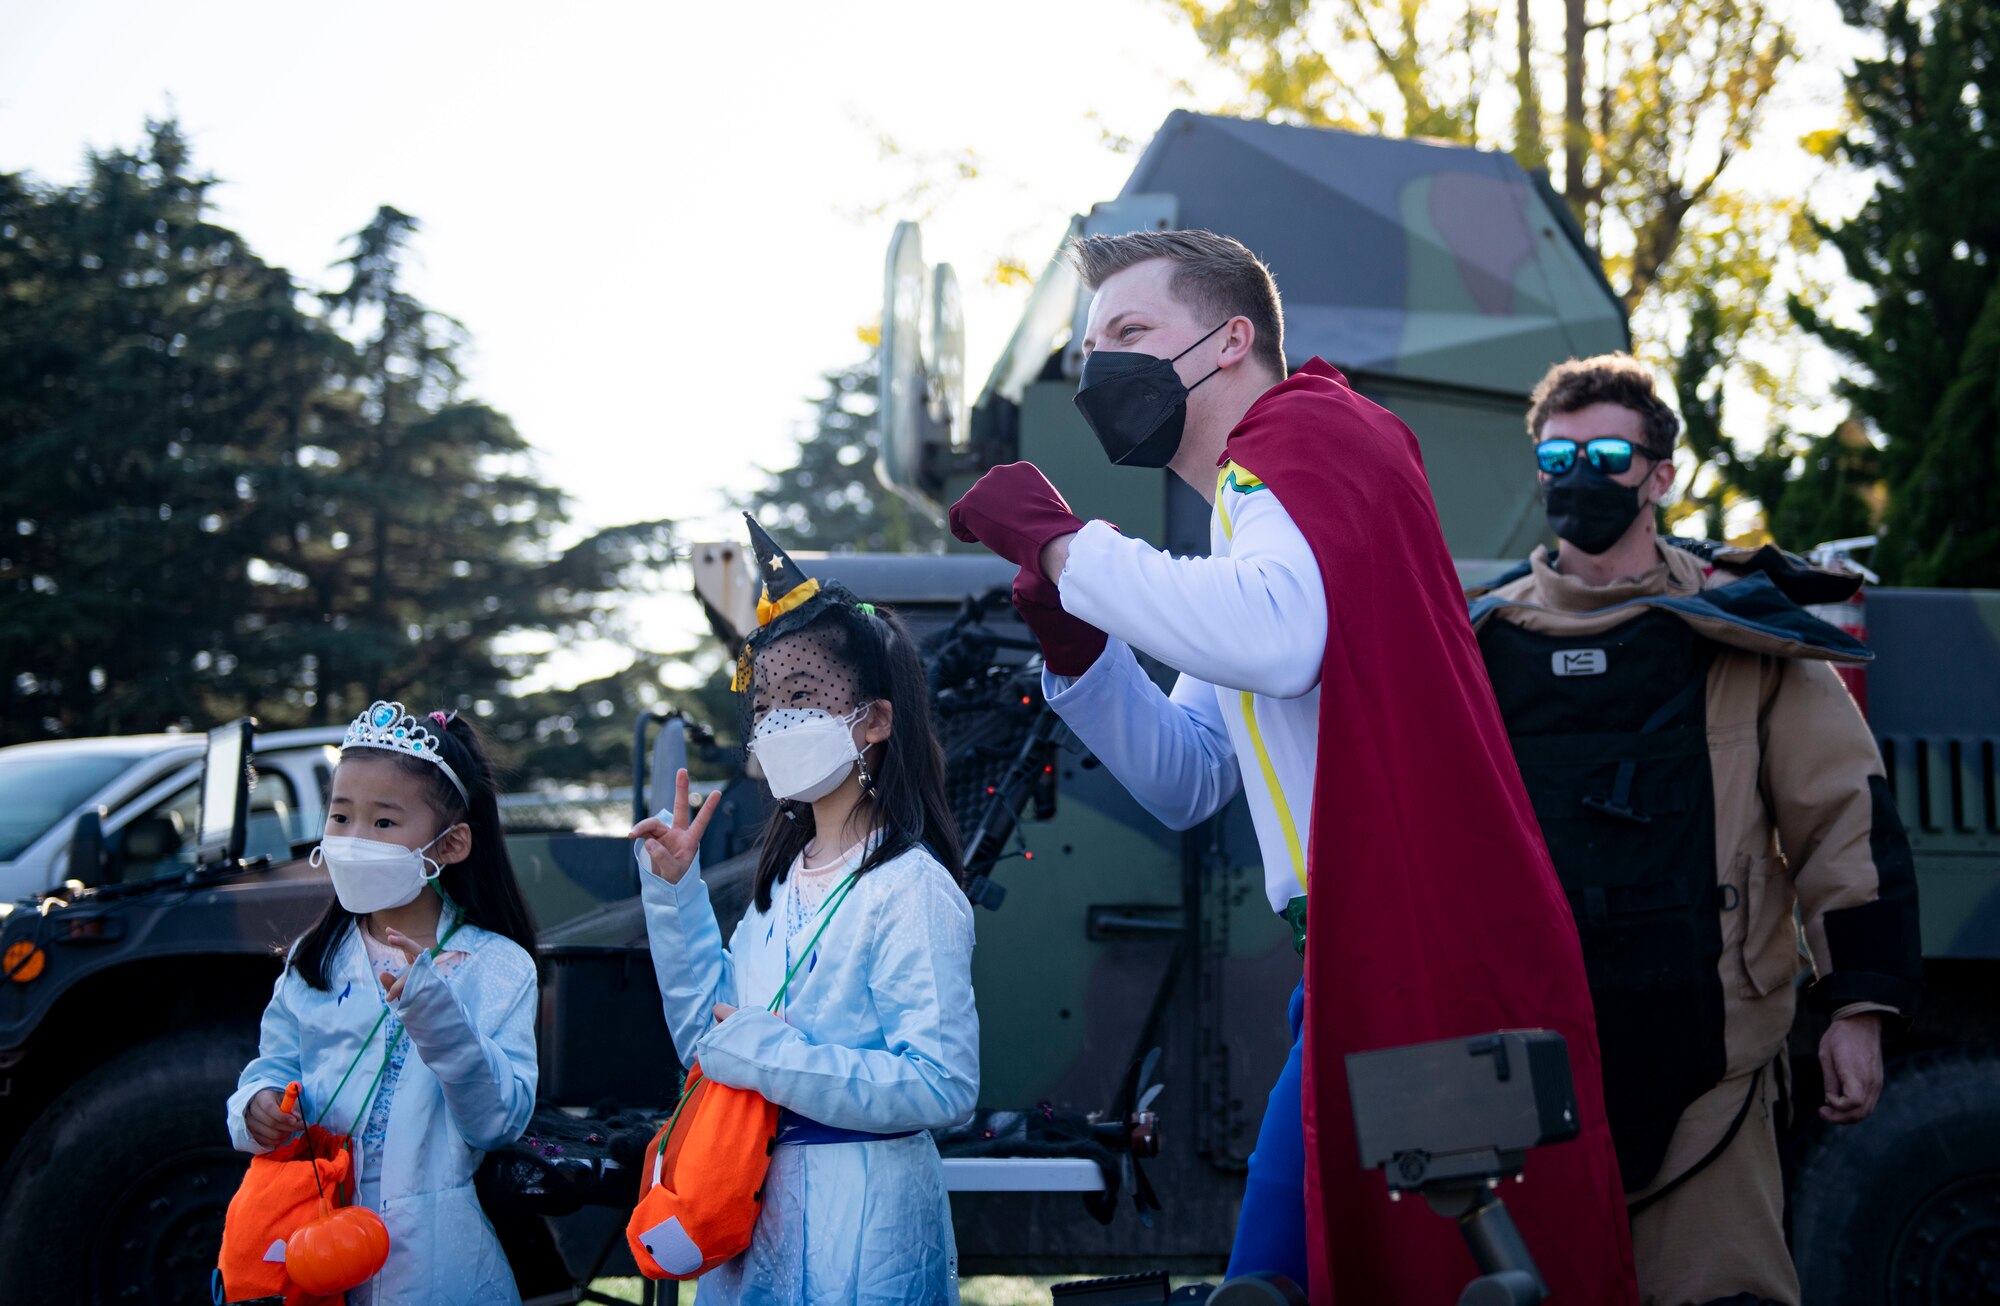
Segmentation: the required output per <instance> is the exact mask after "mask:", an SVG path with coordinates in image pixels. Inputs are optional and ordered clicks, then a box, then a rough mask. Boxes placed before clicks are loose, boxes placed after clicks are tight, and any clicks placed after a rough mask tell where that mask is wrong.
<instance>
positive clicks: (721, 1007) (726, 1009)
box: [715, 1002, 736, 1025]
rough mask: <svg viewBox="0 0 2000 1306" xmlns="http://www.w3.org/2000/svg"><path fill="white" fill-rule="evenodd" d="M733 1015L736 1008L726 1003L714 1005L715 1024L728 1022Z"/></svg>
mask: <svg viewBox="0 0 2000 1306" xmlns="http://www.w3.org/2000/svg"><path fill="white" fill-rule="evenodd" d="M735 1014H736V1008H734V1007H732V1006H730V1005H729V1004H728V1003H727V1002H718V1003H716V1004H715V1023H716V1024H718V1025H720V1024H721V1023H722V1022H723V1021H725V1020H728V1019H729V1018H730V1017H731V1016H733V1015H735Z"/></svg>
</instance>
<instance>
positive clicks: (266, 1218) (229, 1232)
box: [220, 1125, 354, 1306]
mask: <svg viewBox="0 0 2000 1306" xmlns="http://www.w3.org/2000/svg"><path fill="white" fill-rule="evenodd" d="M315 1170H317V1171H318V1172H319V1173H318V1175H317V1176H315V1175H314V1173H313V1172H314V1171H315ZM353 1187H354V1153H352V1152H350V1151H348V1150H347V1135H345V1134H336V1133H334V1132H333V1131H332V1130H330V1129H322V1128H321V1127H320V1126H318V1125H307V1126H306V1131H305V1132H304V1133H303V1134H300V1135H298V1136H297V1137H296V1138H293V1139H291V1140H290V1141H289V1142H285V1143H280V1144H279V1145H278V1146H276V1147H274V1148H272V1149H271V1150H270V1151H268V1152H265V1153H263V1154H262V1155H260V1156H253V1157H251V1158H250V1171H249V1173H248V1174H246V1175H244V1176H243V1183H242V1186H241V1187H239V1188H238V1189H237V1190H236V1195H235V1196H234V1197H232V1198H230V1199H229V1214H228V1215H227V1216H226V1217H225V1219H224V1221H223V1225H222V1256H221V1260H220V1268H221V1271H222V1291H223V1293H224V1298H223V1300H225V1301H249V1300H252V1299H254V1298H258V1297H283V1298H284V1299H285V1306H323V1304H324V1303H331V1302H338V1301H339V1300H340V1296H341V1294H338V1293H336V1294H334V1295H333V1296H331V1297H319V1296H314V1295H312V1294H310V1293H307V1292H306V1291H305V1290H304V1289H302V1288H299V1287H298V1286H297V1285H295V1284H294V1283H293V1282H292V1280H291V1277H290V1276H289V1275H287V1274H286V1273H285V1242H286V1240H287V1239H288V1238H290V1237H291V1235H292V1234H293V1233H294V1232H295V1231H296V1230H297V1229H298V1228H299V1227H300V1226H301V1225H303V1224H305V1223H306V1222H307V1221H308V1220H311V1219H313V1218H314V1217H315V1216H317V1215H318V1214H319V1206H320V1193H321V1191H322V1190H326V1191H328V1192H330V1193H332V1194H336V1196H335V1197H334V1199H333V1200H334V1202H335V1204H336V1205H338V1204H340V1203H344V1202H346V1201H347V1200H348V1199H349V1197H350V1196H351V1195H352V1192H353Z"/></svg>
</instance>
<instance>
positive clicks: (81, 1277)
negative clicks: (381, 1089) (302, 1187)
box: [0, 1028, 257, 1306]
mask: <svg viewBox="0 0 2000 1306" xmlns="http://www.w3.org/2000/svg"><path fill="white" fill-rule="evenodd" d="M256 1051H257V1049H256V1042H255V1038H254V1030H247V1029H228V1028H220V1029H218V1028H204V1029H199V1030H190V1031H186V1032H183V1033H177V1034H170V1035H167V1036H165V1037H163V1038H158V1039H154V1040H151V1041H149V1042H146V1043H142V1044H140V1045H138V1046H137V1047H134V1048H130V1049H128V1050H127V1051H125V1052H122V1053H120V1054H119V1055H117V1056H116V1057H113V1058H112V1059H111V1060H109V1061H107V1062H105V1063H104V1064H103V1065H101V1066H99V1067H98V1068H97V1069H95V1070H93V1071H91V1072H90V1073H89V1074H88V1075H85V1076H84V1077H83V1078H82V1079H79V1080H78V1081H77V1082H76V1083H75V1084H72V1085H71V1086H70V1087H69V1088H68V1089H66V1090H65V1091H64V1092H63V1093H62V1094H61V1095H60V1096H59V1097H58V1098H57V1099H56V1100H55V1102H54V1103H52V1104H51V1105H50V1106H49V1108H48V1109H47V1110H45V1111H44V1112H43V1113H42V1115H41V1117H40V1118H39V1119H37V1120H36V1121H35V1123H34V1124H32V1125H30V1126H29V1127H28V1131H27V1133H26V1134H24V1135H23V1136H22V1138H21V1142H20V1145H19V1146H18V1147H16V1148H15V1149H14V1153H13V1155H12V1156H11V1157H10V1158H9V1159H8V1161H7V1165H6V1168H5V1169H4V1170H0V1302H6V1303H8V1306H31V1304H33V1303H41V1302H49V1303H64V1304H65V1306H67V1304H69V1303H77V1302H84V1303H99V1302H101V1303H107V1304H108V1303H113V1302H117V1303H125V1302H155V1303H162V1304H163V1306H209V1303H211V1302H212V1301H213V1300H214V1299H213V1297H212V1296H211V1289H210V1281H211V1275H212V1272H213V1271H214V1268H215V1262H216V1256H217V1254H218V1252H219V1251H220V1249H221V1246H222V1218H223V1214H224V1212H225V1210H226V1209H227V1208H228V1205H229V1199H230V1198H231V1197H232V1196H234V1195H235V1192H236V1187H237V1184H238V1183H239V1182H240V1181H241V1179H242V1176H243V1171H244V1169H245V1168H246V1167H247V1166H248V1164H249V1160H250V1158H249V1157H248V1156H246V1155H244V1154H243V1153H241V1152H238V1151H236V1150H235V1149H234V1148H232V1147H231V1146H230V1142H229V1131H228V1128H227V1127H226V1126H225V1125H224V1123H223V1103H224V1101H225V1100H226V1099H227V1098H228V1096H229V1094H230V1093H231V1092H232V1091H233V1090H234V1089H235V1087H236V1077H237V1075H238V1073H240V1072H241V1071H242V1069H243V1067H244V1065H245V1064H246V1063H247V1062H248V1061H249V1060H250V1059H251V1058H252V1057H253V1056H255V1055H256Z"/></svg>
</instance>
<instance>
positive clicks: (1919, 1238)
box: [1792, 1048, 2000, 1306]
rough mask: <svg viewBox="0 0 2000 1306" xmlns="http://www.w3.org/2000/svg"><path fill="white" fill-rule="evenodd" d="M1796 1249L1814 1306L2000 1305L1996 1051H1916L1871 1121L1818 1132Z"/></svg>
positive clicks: (1796, 1211) (1892, 1076)
mask: <svg viewBox="0 0 2000 1306" xmlns="http://www.w3.org/2000/svg"><path fill="white" fill-rule="evenodd" d="M1802 1109H1803V1107H1802ZM1792 1250H1793V1254H1794V1256H1795V1258H1796V1260H1797V1262H1798V1267H1799V1284H1800V1290H1801V1297H1802V1300H1804V1301H1807V1302H1810V1303H1812V1306H1961V1304H1963V1306H1971V1304H1972V1303H1990V1302H1996V1301H2000V1052H1996V1051H1994V1050H1992V1049H1987V1048H1946V1049H1941V1050H1938V1051H1933V1052H1924V1053H1919V1054H1918V1055H1916V1056H1913V1057H1910V1058H1908V1059H1907V1060H1904V1061H1900V1062H1898V1063H1896V1064H1895V1065H1893V1066H1891V1067H1890V1068H1889V1076H1888V1083H1887V1085H1886V1086H1885V1087H1884V1088H1883V1091H1882V1100H1881V1102H1880V1104H1879V1105H1877V1107H1876V1108H1875V1114H1874V1115H1873V1116H1871V1117H1869V1118H1868V1119H1867V1120H1865V1121H1863V1122H1861V1123H1860V1124H1857V1125H1847V1126H1826V1125H1820V1126H1817V1127H1815V1128H1814V1129H1813V1131H1812V1133H1811V1135H1810V1137H1809V1138H1808V1139H1807V1140H1806V1147H1805V1150H1804V1153H1803V1156H1802V1158H1801V1160H1800V1163H1799V1169H1798V1180H1797V1188H1796V1190H1795V1191H1794V1193H1793V1197H1792Z"/></svg>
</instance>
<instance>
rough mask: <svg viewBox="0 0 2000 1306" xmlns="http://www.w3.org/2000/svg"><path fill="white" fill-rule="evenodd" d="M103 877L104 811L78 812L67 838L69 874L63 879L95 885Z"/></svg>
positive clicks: (98, 808) (101, 809)
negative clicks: (74, 824)
mask: <svg viewBox="0 0 2000 1306" xmlns="http://www.w3.org/2000/svg"><path fill="white" fill-rule="evenodd" d="M103 877H104V809H103V808H102V807H92V808H89V809H87V810H86V811H83V812H80V813H78V815H77V818H76V828H75V829H73V830H72V831H70V836H69V873H68V875H67V876H66V877H65V878H67V879H71V880H81V881H83V882H84V883H85V884H97V883H99V882H100V881H101V880H102V879H103Z"/></svg>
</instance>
